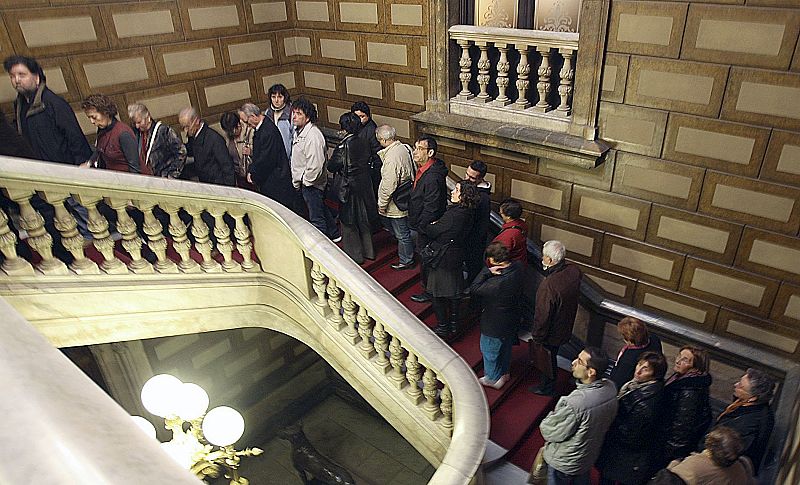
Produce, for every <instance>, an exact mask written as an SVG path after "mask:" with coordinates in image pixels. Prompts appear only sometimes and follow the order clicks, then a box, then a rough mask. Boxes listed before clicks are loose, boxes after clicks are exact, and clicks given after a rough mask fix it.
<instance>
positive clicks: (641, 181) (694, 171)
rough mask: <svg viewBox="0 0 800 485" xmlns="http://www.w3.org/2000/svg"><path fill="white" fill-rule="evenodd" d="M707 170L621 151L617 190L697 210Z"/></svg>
mask: <svg viewBox="0 0 800 485" xmlns="http://www.w3.org/2000/svg"><path fill="white" fill-rule="evenodd" d="M704 174H705V170H703V169H702V168H698V167H689V166H686V165H683V164H680V163H674V162H668V161H666V160H659V159H657V158H650V157H643V156H640V155H633V154H631V153H626V152H620V153H619V154H618V155H617V167H616V169H615V171H614V185H613V191H614V192H617V193H620V194H625V195H632V196H634V197H639V198H641V199H647V200H651V201H653V202H659V203H662V204H668V205H671V206H674V207H678V208H680V209H687V210H694V209H696V208H697V200H698V199H699V198H700V189H701V187H702V186H703V175H704Z"/></svg>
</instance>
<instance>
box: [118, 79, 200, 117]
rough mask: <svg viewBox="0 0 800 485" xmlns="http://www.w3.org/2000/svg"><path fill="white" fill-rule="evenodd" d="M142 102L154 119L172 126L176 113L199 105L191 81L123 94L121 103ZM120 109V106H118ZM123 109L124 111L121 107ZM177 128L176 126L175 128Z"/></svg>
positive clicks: (195, 90)
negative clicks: (123, 97)
mask: <svg viewBox="0 0 800 485" xmlns="http://www.w3.org/2000/svg"><path fill="white" fill-rule="evenodd" d="M133 103H142V104H144V105H145V106H147V109H148V110H150V114H151V115H152V116H153V118H154V119H158V120H161V121H162V122H164V123H167V124H170V125H172V126H175V125H177V123H178V113H179V112H180V111H181V110H182V109H183V108H186V107H189V106H195V107H199V106H200V104H199V102H198V98H197V89H196V88H195V85H194V83H193V82H186V83H178V84H170V85H169V86H159V87H155V88H151V89H146V90H143V91H135V92H129V93H126V94H125V99H124V102H123V103H122V105H125V106H127V105H129V104H133ZM119 107H120V108H121V109H122V106H119ZM123 111H125V110H124V109H123ZM176 129H177V128H176Z"/></svg>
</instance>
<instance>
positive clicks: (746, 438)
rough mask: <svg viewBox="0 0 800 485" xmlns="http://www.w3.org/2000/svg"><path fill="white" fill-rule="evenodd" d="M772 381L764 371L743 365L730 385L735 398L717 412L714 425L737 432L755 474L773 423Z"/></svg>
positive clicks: (773, 385) (765, 449)
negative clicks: (770, 403)
mask: <svg viewBox="0 0 800 485" xmlns="http://www.w3.org/2000/svg"><path fill="white" fill-rule="evenodd" d="M774 388H775V382H774V381H773V380H772V378H771V377H770V376H769V375H767V374H766V373H765V372H763V371H760V370H758V369H747V372H745V374H744V375H743V376H742V377H741V379H739V381H738V382H736V384H734V386H733V395H734V397H735V398H736V399H734V401H733V402H732V403H731V404H730V405H729V406H728V407H727V408H726V409H725V411H723V412H722V414H720V415H719V417H718V418H717V422H716V423H715V427H716V426H726V427H728V428H731V429H732V430H734V431H736V432H737V433H739V436H740V437H741V438H742V445H744V453H742V454H743V455H744V456H746V457H748V458H750V461H752V462H753V469H754V470H755V473H756V474H758V469H759V467H760V465H761V460H762V459H763V458H764V452H765V451H767V443H768V442H769V436H770V434H771V433H772V428H773V426H774V425H775V414H774V413H773V412H772V409H770V407H769V401H770V399H772V392H773V390H774Z"/></svg>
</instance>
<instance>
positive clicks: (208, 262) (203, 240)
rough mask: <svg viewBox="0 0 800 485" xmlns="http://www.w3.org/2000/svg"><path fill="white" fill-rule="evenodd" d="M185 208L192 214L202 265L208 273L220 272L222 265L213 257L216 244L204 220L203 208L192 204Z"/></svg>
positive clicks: (193, 229)
mask: <svg viewBox="0 0 800 485" xmlns="http://www.w3.org/2000/svg"><path fill="white" fill-rule="evenodd" d="M185 209H186V212H188V213H189V215H190V216H192V235H193V236H194V247H195V249H197V252H198V253H200V258H201V261H200V267H201V268H202V269H203V271H205V272H206V273H220V272H221V271H222V266H220V264H219V263H218V262H216V261H215V260H214V258H212V257H211V252H212V251H213V250H214V244H213V243H212V242H211V238H209V237H208V236H209V233H210V231H209V229H208V225H207V224H206V222H205V221H204V220H203V209H202V208H200V207H197V206H192V205H188V206H186V207H185Z"/></svg>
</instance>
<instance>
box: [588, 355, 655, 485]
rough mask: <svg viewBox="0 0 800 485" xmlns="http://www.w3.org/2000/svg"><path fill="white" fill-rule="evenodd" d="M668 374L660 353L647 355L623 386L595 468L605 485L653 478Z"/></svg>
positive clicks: (635, 484)
mask: <svg viewBox="0 0 800 485" xmlns="http://www.w3.org/2000/svg"><path fill="white" fill-rule="evenodd" d="M666 372H667V361H666V360H665V359H664V356H663V355H662V354H661V353H660V352H658V353H657V352H645V353H643V354H642V355H641V356H640V357H639V360H638V362H637V363H636V367H635V371H634V374H633V379H632V380H630V381H629V382H627V383H625V384H623V385H622V386H620V390H619V393H618V395H617V402H618V404H619V406H618V407H617V417H616V418H615V419H614V422H613V423H612V424H611V428H610V429H609V430H608V433H606V439H605V442H604V443H603V449H602V451H601V452H600V458H598V459H597V464H596V465H595V466H596V467H597V468H598V469H599V470H600V471H601V477H602V480H601V483H602V484H603V485H605V484H611V483H615V482H618V483H622V484H625V485H639V484H642V483H645V482H647V480H648V479H649V478H650V462H651V460H652V454H653V446H652V443H653V441H652V437H653V436H654V434H655V432H656V426H657V423H658V421H657V420H656V416H657V415H658V413H659V411H660V408H661V390H662V389H663V388H664V374H666Z"/></svg>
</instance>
